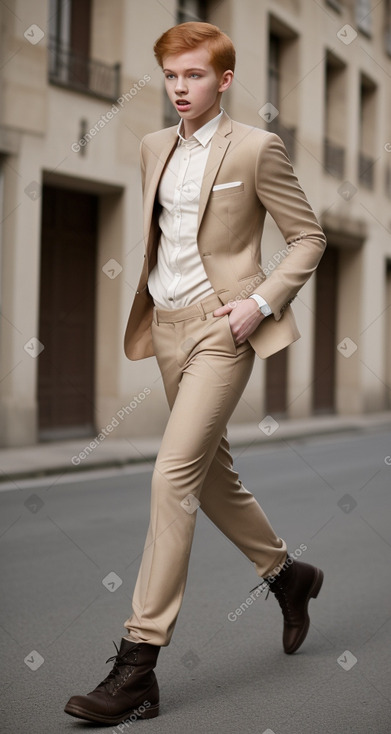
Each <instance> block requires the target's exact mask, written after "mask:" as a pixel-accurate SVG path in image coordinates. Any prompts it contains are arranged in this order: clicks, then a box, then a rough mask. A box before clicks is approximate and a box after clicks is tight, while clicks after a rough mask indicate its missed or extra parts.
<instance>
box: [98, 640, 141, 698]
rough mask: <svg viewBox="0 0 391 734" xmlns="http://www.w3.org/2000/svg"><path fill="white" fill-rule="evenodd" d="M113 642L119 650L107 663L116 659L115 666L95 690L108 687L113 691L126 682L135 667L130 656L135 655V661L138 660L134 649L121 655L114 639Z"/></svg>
mask: <svg viewBox="0 0 391 734" xmlns="http://www.w3.org/2000/svg"><path fill="white" fill-rule="evenodd" d="M113 644H114V647H115V649H116V650H117V654H116V655H112V656H111V657H110V658H108V659H107V660H106V664H107V663H110V662H111V661H112V660H114V665H113V668H112V670H111V671H110V673H109V674H108V675H107V676H106V678H104V680H102V682H101V683H99V684H98V685H97V687H96V689H95V690H97V689H99V688H107V690H108V692H110V693H113V692H114V691H115V690H117V689H118V688H119V687H120V686H121V685H122V684H123V683H124V682H125V680H126V679H127V678H128V677H129V675H130V674H131V672H132V670H133V668H134V666H132V663H131V661H130V660H129V656H130V655H133V662H135V661H136V660H135V656H134V651H133V650H132V651H131V652H130V653H129V652H128V653H125V654H122V655H120V653H119V649H118V647H117V645H116V644H115V642H114V640H113ZM126 668H128V670H126Z"/></svg>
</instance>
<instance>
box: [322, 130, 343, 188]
mask: <svg viewBox="0 0 391 734" xmlns="http://www.w3.org/2000/svg"><path fill="white" fill-rule="evenodd" d="M323 165H324V167H325V169H326V171H327V173H330V174H331V175H332V176H336V177H337V178H343V176H344V172H345V149H344V148H343V147H342V145H336V144H335V143H332V142H331V141H330V140H328V139H327V138H325V140H324V144H323Z"/></svg>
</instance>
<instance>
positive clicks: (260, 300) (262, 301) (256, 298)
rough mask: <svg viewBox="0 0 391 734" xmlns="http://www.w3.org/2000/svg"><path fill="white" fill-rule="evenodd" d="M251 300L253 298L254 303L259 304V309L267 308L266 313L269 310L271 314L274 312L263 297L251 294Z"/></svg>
mask: <svg viewBox="0 0 391 734" xmlns="http://www.w3.org/2000/svg"><path fill="white" fill-rule="evenodd" d="M249 298H253V299H254V301H256V302H257V304H258V306H259V308H261V307H262V306H266V309H265V311H266V310H267V309H269V311H270V313H272V310H271V308H270V306H269V304H268V302H267V301H265V299H264V298H262V296H260V295H258V293H252V294H251V296H249Z"/></svg>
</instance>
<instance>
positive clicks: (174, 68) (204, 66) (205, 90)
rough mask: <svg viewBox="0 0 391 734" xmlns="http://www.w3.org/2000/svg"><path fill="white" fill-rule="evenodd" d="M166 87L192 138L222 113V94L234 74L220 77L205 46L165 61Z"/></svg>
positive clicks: (230, 72)
mask: <svg viewBox="0 0 391 734" xmlns="http://www.w3.org/2000/svg"><path fill="white" fill-rule="evenodd" d="M163 72H164V77H165V85H166V91H167V94H168V97H169V99H170V102H171V103H172V104H173V105H174V107H175V109H176V110H177V112H178V114H179V116H180V117H181V118H182V119H183V125H184V132H185V137H189V136H190V135H192V134H193V133H194V132H195V131H196V130H198V129H199V128H200V127H202V125H205V123H207V122H208V121H209V120H212V118H213V117H216V115H218V114H219V112H220V99H221V95H222V93H223V92H224V91H225V90H226V89H228V87H229V86H230V85H231V83H232V79H233V73H232V71H225V72H224V73H222V74H220V75H218V74H216V72H215V70H214V68H213V66H212V65H211V63H210V59H209V51H208V49H207V48H206V47H205V46H199V47H198V48H196V49H192V50H190V51H186V52H185V53H182V54H176V55H175V56H165V57H164V59H163Z"/></svg>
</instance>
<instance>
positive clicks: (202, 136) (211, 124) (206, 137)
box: [177, 107, 224, 148]
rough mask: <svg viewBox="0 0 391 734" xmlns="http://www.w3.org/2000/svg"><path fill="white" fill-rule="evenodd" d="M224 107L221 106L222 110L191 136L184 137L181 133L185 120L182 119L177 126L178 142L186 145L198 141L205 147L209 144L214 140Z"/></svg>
mask: <svg viewBox="0 0 391 734" xmlns="http://www.w3.org/2000/svg"><path fill="white" fill-rule="evenodd" d="M223 112H224V110H223V108H222V107H221V108H220V112H219V114H218V115H216V117H213V119H212V120H209V121H208V122H206V123H205V125H203V126H202V127H200V128H198V130H196V132H195V133H193V135H191V136H190V138H184V137H183V135H181V130H182V124H183V120H181V121H180V123H179V125H178V127H177V134H178V138H179V140H178V143H179V145H186V144H187V143H189V142H194V141H197V143H200V144H201V145H202V146H203V147H204V148H206V146H207V145H208V143H209V142H210V141H211V140H212V138H213V135H214V134H215V132H216V130H217V128H218V126H219V123H220V120H221V118H222V116H223Z"/></svg>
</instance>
